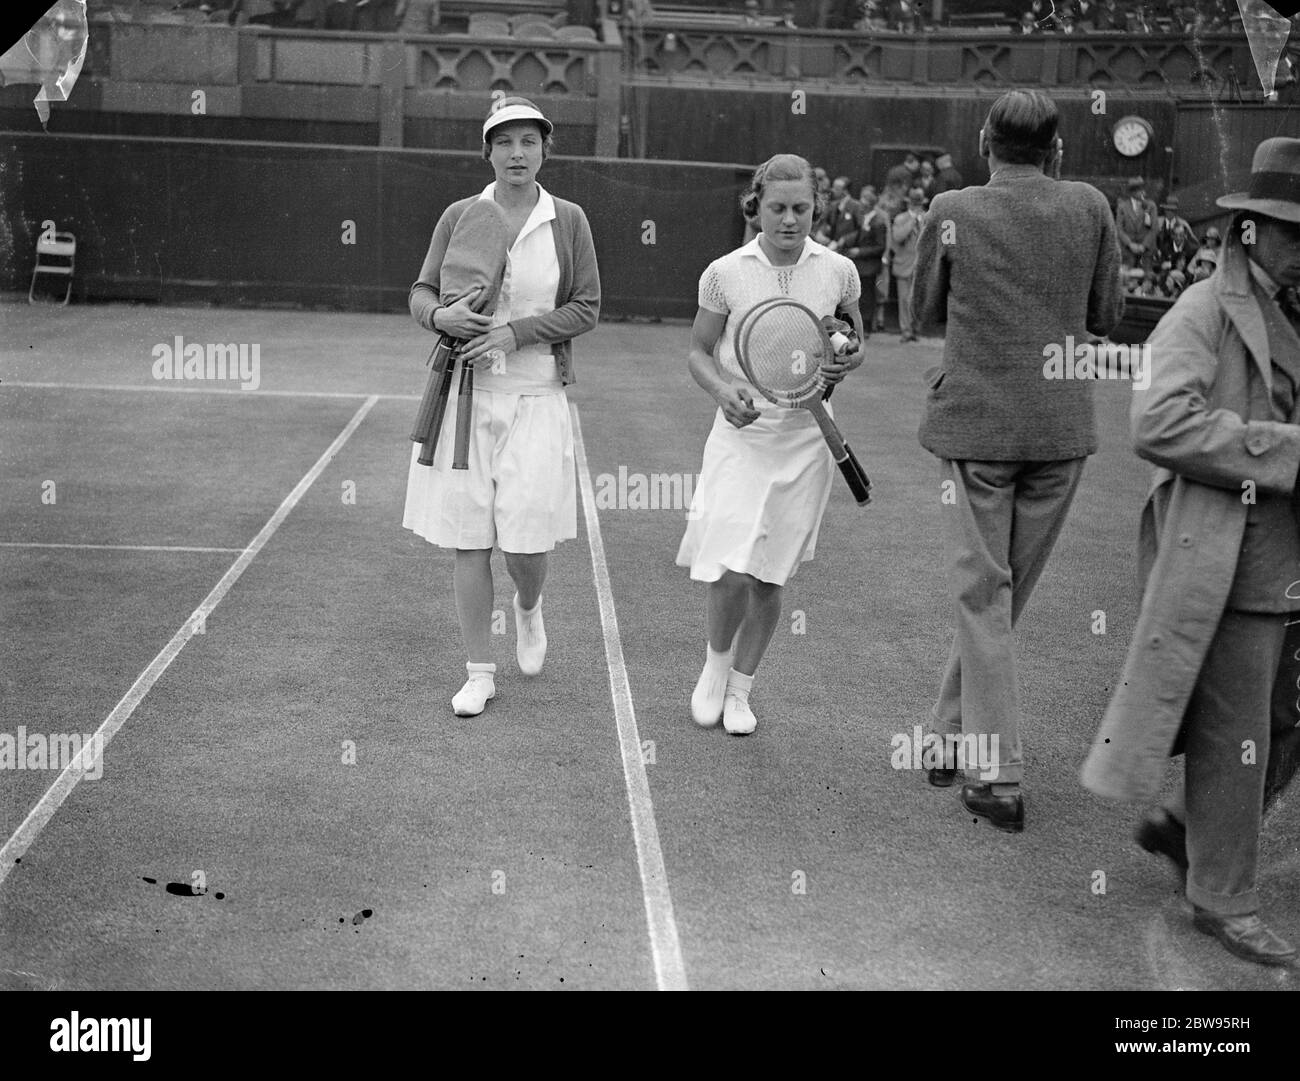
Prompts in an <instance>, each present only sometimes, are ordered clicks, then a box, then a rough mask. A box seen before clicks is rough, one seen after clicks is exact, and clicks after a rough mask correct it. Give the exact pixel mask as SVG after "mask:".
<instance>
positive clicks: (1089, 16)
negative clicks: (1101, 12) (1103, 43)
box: [1075, 0, 1097, 34]
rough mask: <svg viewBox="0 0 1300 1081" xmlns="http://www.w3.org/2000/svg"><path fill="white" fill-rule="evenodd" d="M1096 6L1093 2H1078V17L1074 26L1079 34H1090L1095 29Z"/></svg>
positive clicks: (1088, 0)
mask: <svg viewBox="0 0 1300 1081" xmlns="http://www.w3.org/2000/svg"><path fill="white" fill-rule="evenodd" d="M1096 16H1097V5H1096V3H1094V0H1079V17H1078V19H1077V20H1076V21H1075V26H1076V28H1077V29H1078V31H1079V33H1081V34H1091V33H1092V32H1093V31H1094V30H1096V29H1097V18H1096Z"/></svg>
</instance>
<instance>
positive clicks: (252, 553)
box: [0, 395, 376, 883]
mask: <svg viewBox="0 0 1300 1081" xmlns="http://www.w3.org/2000/svg"><path fill="white" fill-rule="evenodd" d="M375 401H376V396H375V395H371V396H370V397H369V398H367V399H366V400H365V402H363V403H362V405H361V407H360V408H359V409H358V410H357V411H356V412H355V413H354V414H352V419H351V420H350V421H348V424H347V427H346V428H344V429H343V431H341V432H340V433H339V435H338V437H337V438H336V439H335V440H334V442H333V443H331V444H330V445H329V447H328V448H327V449H326V450H325V453H324V454H322V455H321V456H320V457H319V458H318V459H316V464H315V465H313V466H312V467H311V469H309V470H308V471H307V473H306V475H305V476H304V477H303V478H302V480H300V481H299V482H298V483H297V484H296V485H295V486H294V489H293V491H292V492H290V493H289V494H288V495H287V496H285V497H284V502H282V503H281V504H280V506H279V508H278V509H277V510H276V512H275V513H274V514H273V515H271V517H270V518H269V519H268V520H267V523H266V525H264V526H262V528H261V530H260V531H259V532H258V534H257V536H255V537H254V538H253V539H252V540H251V541H249V543H248V547H247V548H244V549H243V550H242V552H241V554H240V556H239V558H238V559H236V560H235V562H234V563H232V564H231V565H230V569H229V570H228V571H226V573H225V574H223V575H222V576H221V580H220V581H219V582H218V583H217V584H216V585H215V586H213V587H212V592H210V593H209V594H208V595H207V597H205V598H204V600H203V603H202V604H200V605H199V606H198V608H196V609H195V610H194V612H193V614H191V616H190V618H189V619H187V620H186V621H185V622H184V623H183V624H182V625H181V628H180V629H179V630H178V631H177V632H176V633H175V634H173V635H172V638H171V641H170V642H168V643H167V644H166V645H165V646H163V648H162V650H161V651H160V652H159V654H158V656H156V657H155V658H154V659H153V660H152V661H150V662H149V667H147V668H146V669H145V670H144V671H143V672H141V673H140V675H139V676H137V677H136V680H135V682H134V683H133V684H131V689H130V690H128V691H127V692H126V694H124V695H123V696H122V700H121V701H120V702H118V704H117V705H116V706H114V707H113V712H112V713H110V714H109V715H108V716H107V717H106V718H104V722H103V724H101V725H100V726H99V728H98V729H97V730H96V731H95V734H94V736H92V737H91V739H90V740H89V741H88V742H87V744H86V746H85V747H84V748H83V750H82V752H81V754H79V755H78V756H77V757H76V759H74V760H73V761H72V762H70V763H69V764H68V765H66V766H65V767H64V768H63V772H62V773H60V774H59V776H58V777H57V778H56V779H55V781H54V783H53V784H52V785H50V787H49V789H47V790H46V792H45V795H43V796H42V797H41V798H40V800H39V801H38V802H37V804H36V806H35V807H33V808H32V810H31V813H29V814H28V815H27V817H26V818H25V819H23V822H22V825H20V826H19V827H18V829H16V830H15V831H14V835H13V836H12V837H10V838H9V840H8V841H6V842H5V845H4V848H0V883H3V882H4V880H5V879H6V878H7V877H8V876H9V872H10V871H12V870H13V866H14V861H15V860H17V859H19V858H21V857H22V855H23V853H24V852H26V851H27V850H28V849H29V848H30V847H31V846H32V843H33V842H34V841H35V840H36V838H37V836H38V835H39V834H40V832H41V830H42V829H44V828H45V825H46V823H48V822H49V820H50V819H51V818H53V817H54V813H55V812H56V811H57V810H58V809H59V807H60V806H61V805H62V804H63V801H64V800H66V799H67V798H68V795H69V794H70V793H71V792H72V790H73V789H74V788H75V787H76V786H77V782H78V781H80V780H81V776H82V774H83V773H84V772H87V761H86V760H87V755H88V754H89V755H93V753H94V750H93V749H94V747H95V746H96V745H98V746H99V748H100V749H101V753H102V748H103V747H104V745H105V744H107V743H108V742H109V740H111V739H112V738H113V737H114V736H115V735H116V734H117V732H118V731H119V729H121V727H122V726H123V725H124V724H126V722H127V721H128V720H130V717H131V714H132V713H134V712H135V708H136V706H138V705H139V704H140V703H141V702H142V701H143V700H144V696H145V695H147V694H148V693H149V691H150V689H151V688H152V687H153V685H154V684H155V683H157V682H158V680H159V678H160V677H161V676H162V674H163V673H164V672H165V671H167V668H168V667H169V666H170V665H171V663H172V661H174V660H175V659H176V656H177V654H179V653H180V651H181V650H182V649H184V648H185V644H186V643H187V642H188V641H189V640H190V639H191V638H192V637H193V636H194V634H195V630H196V628H197V627H200V626H202V625H203V622H204V621H205V620H206V619H207V617H208V613H210V612H211V611H212V610H213V609H214V608H216V607H217V605H219V604H220V603H221V601H222V599H223V598H224V597H225V595H226V594H227V593H228V592H229V591H230V587H231V586H233V585H234V584H235V583H236V582H237V581H239V577H240V575H242V574H243V573H244V571H246V570H247V569H248V566H249V564H250V563H252V562H253V560H254V559H256V558H257V554H258V553H259V552H260V551H261V550H262V549H263V547H265V545H266V542H267V541H269V540H270V539H271V537H272V536H274V535H275V531H276V530H277V529H279V528H280V526H281V524H282V523H283V522H284V520H285V519H286V518H287V517H288V516H289V512H290V511H292V510H293V508H294V507H295V506H297V504H298V501H299V500H300V499H302V497H303V496H304V495H306V493H307V489H308V488H310V487H311V486H312V484H313V483H314V482H315V480H316V478H317V477H319V476H320V475H321V473H323V472H324V471H325V467H326V466H327V465H329V464H330V461H331V460H332V459H333V458H334V455H336V454H337V453H338V452H339V451H340V450H342V448H343V444H344V443H346V442H347V441H348V439H349V438H350V437H351V436H352V433H353V432H355V431H356V430H357V426H358V425H359V424H360V423H361V422H362V421H363V420H364V419H365V417H366V414H367V413H369V412H370V410H371V408H372V407H373V406H374V404H375ZM96 737H99V738H98V739H97V738H96ZM101 741H102V742H101ZM90 765H91V766H93V759H91V760H90Z"/></svg>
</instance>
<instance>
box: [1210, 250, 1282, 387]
mask: <svg viewBox="0 0 1300 1081" xmlns="http://www.w3.org/2000/svg"><path fill="white" fill-rule="evenodd" d="M1212 280H1213V281H1214V282H1215V289H1216V292H1217V293H1218V296H1219V303H1220V304H1222V305H1223V310H1224V312H1225V313H1226V314H1227V316H1228V319H1229V320H1231V322H1232V325H1233V326H1234V327H1235V328H1236V330H1237V333H1238V334H1240V335H1241V340H1242V341H1243V342H1244V343H1245V345H1246V348H1247V349H1248V350H1249V351H1250V355H1251V356H1252V357H1254V359H1255V365H1256V367H1258V368H1259V372H1260V375H1261V377H1262V378H1263V380H1264V385H1265V386H1266V387H1268V388H1269V390H1270V391H1271V390H1272V387H1273V363H1272V357H1271V354H1270V351H1269V348H1268V329H1267V328H1266V327H1265V326H1264V313H1263V312H1262V311H1260V308H1259V301H1258V300H1256V299H1255V291H1254V275H1252V274H1251V272H1250V257H1249V256H1248V255H1247V254H1246V248H1245V246H1244V245H1243V244H1242V243H1241V241H1240V240H1238V239H1237V235H1236V233H1235V232H1233V233H1230V234H1229V235H1228V239H1227V240H1226V241H1225V242H1224V245H1223V257H1222V258H1221V259H1220V260H1219V269H1218V270H1217V271H1216V272H1215V274H1214V277H1213V279H1212Z"/></svg>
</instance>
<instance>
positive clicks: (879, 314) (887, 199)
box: [872, 188, 907, 330]
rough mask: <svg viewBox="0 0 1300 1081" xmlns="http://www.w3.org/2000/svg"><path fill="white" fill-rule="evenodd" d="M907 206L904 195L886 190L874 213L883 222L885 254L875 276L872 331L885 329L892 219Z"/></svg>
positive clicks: (891, 262) (890, 283)
mask: <svg viewBox="0 0 1300 1081" xmlns="http://www.w3.org/2000/svg"><path fill="white" fill-rule="evenodd" d="M906 205H907V197H906V194H905V193H903V194H898V193H895V192H894V190H893V189H892V188H886V189H885V191H884V192H883V193H882V194H881V196H880V202H879V203H877V204H876V213H877V214H879V215H880V216H881V218H883V219H884V222H885V254H884V255H883V256H881V260H880V273H879V274H877V275H876V324H875V326H874V327H873V328H872V329H873V330H884V329H885V308H886V307H887V306H888V304H889V293H890V287H891V285H892V283H893V259H892V256H891V253H890V250H889V249H890V246H891V241H892V239H893V230H894V219H895V218H896V217H898V215H899V214H901V213H902V212H903V208H904V207H905V206H906Z"/></svg>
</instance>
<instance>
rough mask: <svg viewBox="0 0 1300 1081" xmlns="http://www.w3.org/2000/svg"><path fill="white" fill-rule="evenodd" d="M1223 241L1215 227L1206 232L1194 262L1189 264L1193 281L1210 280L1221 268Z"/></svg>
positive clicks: (1193, 259)
mask: <svg viewBox="0 0 1300 1081" xmlns="http://www.w3.org/2000/svg"><path fill="white" fill-rule="evenodd" d="M1222 241H1223V237H1222V235H1221V234H1220V233H1219V230H1218V229H1216V228H1214V226H1212V225H1211V226H1210V227H1209V228H1208V229H1206V230H1205V239H1204V240H1203V241H1201V246H1200V248H1198V249H1197V252H1196V254H1195V255H1193V256H1192V261H1191V262H1190V263H1188V264H1187V269H1188V271H1189V272H1190V273H1191V275H1192V281H1200V280H1201V279H1202V278H1208V277H1209V276H1210V275H1211V274H1213V273H1214V272H1215V270H1216V269H1217V268H1218V266H1219V245H1220V244H1221V243H1222Z"/></svg>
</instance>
